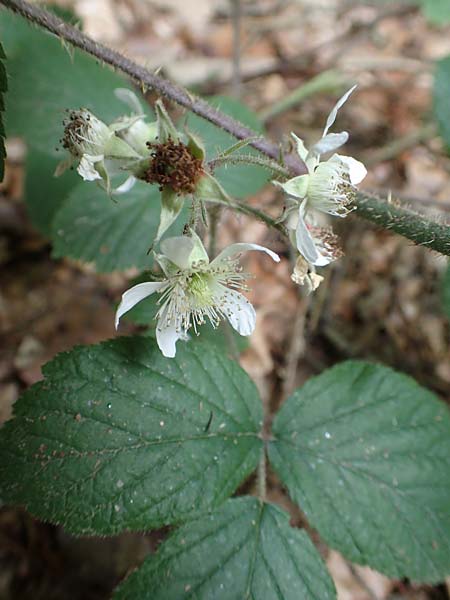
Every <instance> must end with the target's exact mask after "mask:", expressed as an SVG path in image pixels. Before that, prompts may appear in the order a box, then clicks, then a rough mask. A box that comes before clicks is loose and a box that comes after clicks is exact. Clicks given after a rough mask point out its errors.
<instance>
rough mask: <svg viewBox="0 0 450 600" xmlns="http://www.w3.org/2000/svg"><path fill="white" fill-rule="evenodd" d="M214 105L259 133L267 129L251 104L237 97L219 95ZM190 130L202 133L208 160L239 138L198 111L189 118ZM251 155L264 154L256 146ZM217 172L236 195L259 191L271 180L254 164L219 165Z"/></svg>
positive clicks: (199, 134)
mask: <svg viewBox="0 0 450 600" xmlns="http://www.w3.org/2000/svg"><path fill="white" fill-rule="evenodd" d="M210 102H211V104H212V105H213V106H216V107H217V108H219V109H220V110H221V111H223V112H225V113H226V114H228V115H231V116H232V117H234V118H235V119H238V120H239V121H241V122H242V123H244V125H247V127H250V128H251V129H253V130H254V131H256V132H257V133H263V131H264V128H263V125H262V123H261V121H260V120H259V119H258V117H257V116H256V115H255V113H253V112H252V111H251V110H250V109H249V108H248V107H247V106H245V105H244V104H241V103H240V102H239V101H237V100H234V99H233V98H227V97H225V96H217V97H214V98H211V99H210ZM187 127H188V128H189V130H192V132H193V133H194V134H196V135H198V136H199V137H200V138H201V139H202V140H203V142H204V144H205V147H206V159H207V160H211V159H212V158H214V157H216V156H217V155H218V154H220V153H221V152H223V151H224V150H227V149H228V148H230V147H231V146H233V145H234V144H236V139H235V138H234V137H232V136H231V135H230V134H229V133H226V132H225V131H223V130H222V129H219V128H218V127H216V126H215V125H212V124H211V123H208V121H205V119H201V118H200V117H197V116H196V115H194V114H190V115H189V116H188V119H187ZM246 152H247V153H248V154H254V155H256V156H260V154H259V152H257V151H256V150H254V149H253V148H250V147H248V148H247V149H246ZM214 175H215V176H216V178H217V179H218V181H219V182H220V183H221V184H222V186H223V187H224V188H225V191H226V192H227V193H228V194H230V196H234V197H236V198H244V197H245V196H249V195H251V194H256V192H258V191H259V190H260V189H261V188H262V187H263V186H264V185H265V184H266V183H267V181H268V179H269V177H268V174H267V171H266V170H265V169H263V168H261V167H258V166H254V165H245V164H244V165H227V166H226V167H218V168H217V169H216V170H215V173H214Z"/></svg>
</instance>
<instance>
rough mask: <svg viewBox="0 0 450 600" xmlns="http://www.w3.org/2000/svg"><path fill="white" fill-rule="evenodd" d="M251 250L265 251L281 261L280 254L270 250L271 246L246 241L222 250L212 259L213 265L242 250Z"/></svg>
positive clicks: (277, 260) (276, 260) (272, 257)
mask: <svg viewBox="0 0 450 600" xmlns="http://www.w3.org/2000/svg"><path fill="white" fill-rule="evenodd" d="M249 250H258V251H259V252H265V253H266V254H268V255H269V256H270V258H271V259H272V260H274V261H275V262H280V257H279V256H278V254H276V253H275V252H273V251H272V250H269V248H266V247H265V246H260V245H259V244H247V243H245V242H241V243H237V244H231V245H230V246H227V247H226V248H224V249H223V250H222V252H221V253H220V254H218V255H217V256H216V258H215V259H214V260H213V261H212V263H211V266H212V267H213V266H214V265H216V264H217V263H219V262H221V261H222V260H224V259H225V258H228V257H229V256H234V255H236V254H239V253H240V252H248V251H249Z"/></svg>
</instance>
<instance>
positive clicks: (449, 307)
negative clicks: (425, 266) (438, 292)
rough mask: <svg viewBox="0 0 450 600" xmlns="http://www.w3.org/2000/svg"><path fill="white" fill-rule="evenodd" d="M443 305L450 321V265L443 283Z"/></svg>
mask: <svg viewBox="0 0 450 600" xmlns="http://www.w3.org/2000/svg"><path fill="white" fill-rule="evenodd" d="M442 304H443V307H444V312H445V314H446V315H447V318H448V319H449V320H450V265H448V266H447V269H446V271H445V274H444V279H443V281H442Z"/></svg>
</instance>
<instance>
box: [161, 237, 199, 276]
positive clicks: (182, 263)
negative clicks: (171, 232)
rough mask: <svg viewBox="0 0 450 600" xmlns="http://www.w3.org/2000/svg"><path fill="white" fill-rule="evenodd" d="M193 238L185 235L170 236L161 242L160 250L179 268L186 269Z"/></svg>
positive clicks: (192, 246)
mask: <svg viewBox="0 0 450 600" xmlns="http://www.w3.org/2000/svg"><path fill="white" fill-rule="evenodd" d="M193 248H194V240H193V239H192V238H191V237H189V236H187V235H180V236H177V237H171V238H167V239H165V240H163V241H162V242H161V252H162V254H163V255H164V256H165V257H166V258H168V259H169V260H170V261H171V262H173V263H174V264H175V265H176V266H177V267H178V268H179V269H188V268H189V265H190V261H189V258H190V256H191V252H192V250H193Z"/></svg>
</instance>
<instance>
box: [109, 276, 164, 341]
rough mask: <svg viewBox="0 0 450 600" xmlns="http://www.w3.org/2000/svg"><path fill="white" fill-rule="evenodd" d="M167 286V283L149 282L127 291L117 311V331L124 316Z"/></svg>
mask: <svg viewBox="0 0 450 600" xmlns="http://www.w3.org/2000/svg"><path fill="white" fill-rule="evenodd" d="M165 284H166V282H165V281H148V282H146V283H138V284H137V285H135V286H133V287H132V288H130V289H129V290H127V291H126V292H125V293H124V294H123V295H122V300H121V302H120V304H119V306H118V308H117V311H116V322H115V325H116V329H117V328H118V326H119V321H120V319H121V317H122V315H124V314H125V313H126V312H128V311H129V310H131V309H132V308H133V306H135V305H136V304H137V303H138V302H140V301H141V300H144V298H147V296H150V295H151V294H153V293H154V292H156V291H157V290H159V289H160V288H162V287H163V286H164V285H165Z"/></svg>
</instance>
